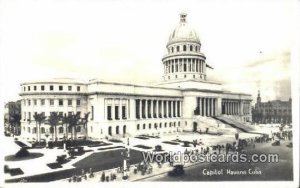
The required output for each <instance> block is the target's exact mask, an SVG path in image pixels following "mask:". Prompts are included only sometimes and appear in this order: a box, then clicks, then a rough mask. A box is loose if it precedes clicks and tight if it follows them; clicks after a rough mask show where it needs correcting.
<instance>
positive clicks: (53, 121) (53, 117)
mask: <svg viewBox="0 0 300 188" xmlns="http://www.w3.org/2000/svg"><path fill="white" fill-rule="evenodd" d="M60 120H61V117H60V116H59V115H58V113H57V112H51V114H50V116H49V118H48V123H49V125H50V126H51V127H52V128H54V131H55V141H57V125H58V124H59V122H60ZM54 131H52V138H53V132H54Z"/></svg>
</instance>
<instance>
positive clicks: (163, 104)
mask: <svg viewBox="0 0 300 188" xmlns="http://www.w3.org/2000/svg"><path fill="white" fill-rule="evenodd" d="M161 115H162V118H165V102H164V100H161Z"/></svg>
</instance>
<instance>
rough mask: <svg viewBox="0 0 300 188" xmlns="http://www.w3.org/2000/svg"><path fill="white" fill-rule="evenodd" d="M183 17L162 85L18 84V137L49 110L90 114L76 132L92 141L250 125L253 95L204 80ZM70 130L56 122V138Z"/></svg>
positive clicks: (45, 129)
mask: <svg viewBox="0 0 300 188" xmlns="http://www.w3.org/2000/svg"><path fill="white" fill-rule="evenodd" d="M186 16H187V15H186V14H181V15H180V22H179V25H178V26H177V27H176V28H175V29H174V30H173V32H172V33H171V34H170V37H169V41H168V43H167V46H166V47H167V54H166V55H165V56H164V57H163V58H162V63H163V67H164V71H163V73H164V74H163V81H162V82H160V83H157V84H155V85H135V84H129V83H115V82H108V81H102V80H97V79H94V80H90V81H79V80H73V79H67V78H63V79H62V78H60V79H51V80H43V81H32V82H26V83H23V84H21V92H20V96H21V98H22V119H21V127H22V135H21V137H23V138H24V139H27V140H34V139H35V138H36V134H37V131H36V130H35V127H36V122H35V121H34V119H33V115H34V114H35V113H43V114H44V115H45V116H47V117H49V116H50V114H51V112H58V113H59V114H61V115H63V114H72V113H77V112H80V114H81V115H82V116H83V115H84V114H86V113H88V112H89V113H90V116H89V122H88V125H87V127H86V128H85V127H84V126H79V128H78V130H76V132H77V133H78V135H79V137H81V136H82V137H84V136H86V137H88V138H96V139H99V138H106V137H118V136H134V135H141V134H150V135H164V134H174V133H175V134H176V133H178V132H182V131H184V130H185V131H204V130H206V131H208V130H212V129H217V128H218V123H217V120H216V118H217V117H222V118H229V119H232V120H236V121H239V122H244V123H246V122H250V121H251V117H252V116H251V105H250V103H251V101H252V97H251V95H249V94H243V93H233V92H229V91H224V90H223V89H222V84H221V83H217V82H214V81H211V80H209V79H208V77H207V72H206V68H210V66H209V65H207V64H206V62H205V60H206V57H205V55H204V54H203V53H202V52H201V42H200V39H199V37H198V35H197V32H196V31H195V30H194V29H193V28H192V27H191V26H190V25H189V24H188V23H187V21H186ZM50 128H51V127H50V126H49V125H48V124H47V123H44V124H43V125H42V127H41V138H43V139H44V138H46V137H47V133H49V129H50ZM71 131H72V130H70V129H68V128H66V127H64V126H63V125H62V124H60V125H59V126H58V137H59V139H63V138H64V136H65V135H68V134H70V133H71ZM80 135H81V136H80ZM67 137H68V136H67Z"/></svg>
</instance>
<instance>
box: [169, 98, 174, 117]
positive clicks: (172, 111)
mask: <svg viewBox="0 0 300 188" xmlns="http://www.w3.org/2000/svg"><path fill="white" fill-rule="evenodd" d="M170 103H171V117H173V115H174V109H173V107H174V106H173V101H170Z"/></svg>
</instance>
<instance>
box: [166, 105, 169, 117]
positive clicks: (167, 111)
mask: <svg viewBox="0 0 300 188" xmlns="http://www.w3.org/2000/svg"><path fill="white" fill-rule="evenodd" d="M166 115H167V117H169V105H168V101H166Z"/></svg>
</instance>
